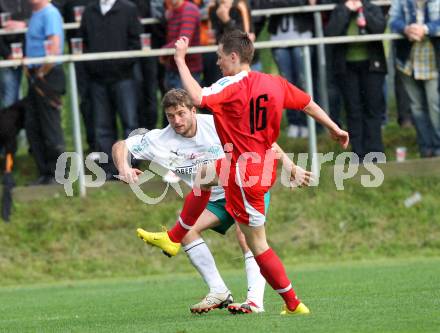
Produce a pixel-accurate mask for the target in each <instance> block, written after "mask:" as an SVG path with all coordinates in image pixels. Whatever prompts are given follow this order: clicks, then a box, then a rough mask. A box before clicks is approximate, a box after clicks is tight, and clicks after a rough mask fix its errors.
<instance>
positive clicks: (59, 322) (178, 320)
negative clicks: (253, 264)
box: [0, 258, 440, 333]
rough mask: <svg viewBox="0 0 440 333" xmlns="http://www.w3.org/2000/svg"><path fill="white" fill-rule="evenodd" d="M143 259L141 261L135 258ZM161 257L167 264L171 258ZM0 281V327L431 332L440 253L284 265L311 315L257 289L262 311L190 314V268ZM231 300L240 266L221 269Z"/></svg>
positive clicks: (438, 324) (438, 315) (199, 289)
mask: <svg viewBox="0 0 440 333" xmlns="http://www.w3.org/2000/svg"><path fill="white" fill-rule="evenodd" d="M145 264H146V265H147V264H148V263H147V262H146V263H145ZM170 265H173V262H172V259H171V260H170ZM175 271H176V274H175V275H173V276H171V275H156V276H149V277H145V278H143V279H122V280H121V279H120V280H93V281H82V282H72V283H69V282H65V283H56V284H46V285H32V286H17V287H7V288H6V287H4V288H0V300H1V303H0V304H1V305H0V307H1V316H0V331H1V332H160V333H162V332H188V333H190V332H301V333H304V332H439V331H440V288H439V287H440V259H439V258H431V259H427V258H425V259H408V260H403V259H399V260H390V259H388V260H381V261H377V260H376V261H368V262H357V263H341V264H332V265H329V264H326V265H313V266H312V265H309V266H307V265H301V266H298V267H296V268H294V267H289V269H288V271H289V275H290V277H291V278H292V280H293V282H294V286H295V288H296V290H297V292H298V294H299V295H300V297H301V298H302V300H303V301H304V302H305V303H306V304H307V305H308V306H309V307H310V309H311V310H312V315H310V316H302V317H281V316H280V315H279V311H280V307H281V299H280V298H279V297H278V296H277V295H276V294H275V293H274V292H273V291H272V290H271V289H270V287H267V288H266V298H265V301H266V303H265V307H266V312H265V313H264V314H261V315H241V316H232V315H230V314H228V313H227V311H225V310H214V311H212V312H210V313H208V314H204V315H192V314H191V313H190V312H189V310H188V307H189V305H190V304H191V303H192V302H196V301H198V299H199V297H202V296H204V294H205V292H206V289H205V286H204V284H203V283H202V281H201V279H200V278H199V277H198V276H197V275H196V274H195V273H194V274H179V273H178V271H179V267H175ZM224 278H225V281H226V283H227V284H228V285H229V287H230V288H231V290H232V291H233V294H234V297H235V298H236V299H237V300H240V299H242V298H243V297H244V295H245V289H246V282H245V276H244V272H241V271H229V272H226V273H225V274H224Z"/></svg>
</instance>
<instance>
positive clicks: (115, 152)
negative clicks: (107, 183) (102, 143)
mask: <svg viewBox="0 0 440 333" xmlns="http://www.w3.org/2000/svg"><path fill="white" fill-rule="evenodd" d="M112 156H113V163H114V164H115V166H116V169H118V172H119V176H118V177H117V178H119V179H120V180H122V181H124V182H126V183H128V184H133V183H136V182H137V181H139V177H138V175H140V174H141V173H142V171H141V170H139V169H136V168H132V167H131V166H130V165H129V164H128V158H129V151H128V148H127V145H126V144H125V141H118V142H116V143H115V144H114V145H113V147H112Z"/></svg>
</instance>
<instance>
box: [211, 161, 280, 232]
mask: <svg viewBox="0 0 440 333" xmlns="http://www.w3.org/2000/svg"><path fill="white" fill-rule="evenodd" d="M215 169H216V173H217V176H218V177H219V183H220V185H221V186H223V189H224V190H225V198H226V207H225V208H226V210H227V211H228V213H229V214H231V216H232V217H233V218H234V220H236V221H237V222H238V223H243V224H247V225H249V226H251V227H258V226H261V225H264V223H265V222H266V206H265V200H264V196H265V194H266V192H268V191H269V189H270V188H271V186H272V185H273V183H274V182H275V179H276V166H275V167H274V168H273V170H270V171H269V173H270V174H269V175H268V179H267V180H266V181H265V182H262V181H261V178H262V176H261V175H262V173H263V172H262V169H261V167H258V168H252V167H249V166H248V167H247V168H246V170H243V169H240V168H239V165H238V164H231V163H230V162H228V161H226V159H225V158H223V159H220V160H217V161H216V164H215ZM251 177H255V178H254V179H252V178H251ZM257 178H260V179H258V181H256V180H257ZM253 180H254V181H253Z"/></svg>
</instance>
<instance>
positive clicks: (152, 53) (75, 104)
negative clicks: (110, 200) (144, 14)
mask: <svg viewBox="0 0 440 333" xmlns="http://www.w3.org/2000/svg"><path fill="white" fill-rule="evenodd" d="M374 3H376V4H379V5H389V4H390V1H375V2H374ZM334 7H335V5H317V6H301V7H289V8H280V9H266V10H253V11H252V15H253V16H270V15H277V14H290V13H306V12H314V21H315V30H316V34H317V36H318V37H316V38H308V39H298V40H285V41H264V42H256V43H255V48H256V49H267V48H276V47H303V49H304V59H305V64H304V65H305V79H306V91H307V92H308V93H309V94H310V95H312V96H313V79H312V70H311V68H312V67H311V60H310V46H318V57H319V67H318V71H319V80H320V85H319V86H320V87H321V91H320V94H321V100H323V102H322V103H321V104H322V105H323V107H324V109H326V110H327V109H328V98H326V96H327V91H326V89H325V87H326V85H327V84H326V77H325V73H326V68H325V66H326V64H325V52H324V45H326V44H341V43H353V42H371V41H384V40H396V39H402V38H403V36H401V35H399V34H377V35H364V36H338V37H323V31H322V25H321V12H322V11H329V10H332V9H333V8H334ZM157 22H158V21H157V20H155V19H142V23H143V24H153V23H157ZM78 27H79V24H78V23H67V24H65V25H64V28H65V29H67V30H69V29H77V28H78ZM25 32H26V29H21V30H15V31H14V32H12V34H17V33H25ZM6 34H11V32H10V31H5V30H0V35H6ZM216 50H217V46H215V45H214V46H198V47H191V48H190V49H189V50H188V53H189V54H193V53H209V52H215V51H216ZM173 54H174V49H151V50H135V51H120V52H105V53H87V54H81V55H71V54H66V55H59V56H47V57H42V58H24V59H16V60H3V61H0V68H5V67H17V66H23V65H24V66H27V65H35V64H45V63H68V70H69V79H70V89H71V99H70V100H71V111H72V119H73V139H74V145H75V151H76V153H77V154H76V156H77V159H78V160H77V161H76V162H77V165H78V166H79V192H80V195H81V196H85V195H86V186H85V175H84V158H83V148H82V140H81V124H80V116H79V99H78V88H77V82H76V71H75V66H74V63H75V62H82V61H93V60H112V59H126V58H145V57H158V56H166V55H173ZM308 126H309V133H310V136H309V153H310V154H311V156H312V157H313V160H312V172H315V174H317V171H318V170H317V168H318V161H317V160H316V159H317V154H316V152H317V140H316V130H315V122H314V120H313V119H312V118H310V117H308Z"/></svg>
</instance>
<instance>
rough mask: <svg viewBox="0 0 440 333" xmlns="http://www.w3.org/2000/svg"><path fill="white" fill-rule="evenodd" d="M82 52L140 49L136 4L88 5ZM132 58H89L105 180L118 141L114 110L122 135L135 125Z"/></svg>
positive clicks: (103, 1) (104, 1)
mask: <svg viewBox="0 0 440 333" xmlns="http://www.w3.org/2000/svg"><path fill="white" fill-rule="evenodd" d="M80 30H81V36H82V37H83V41H84V50H85V52H112V51H124V50H138V49H140V40H139V35H140V33H141V31H142V27H141V24H140V21H139V18H138V14H137V8H136V6H135V5H134V4H133V3H131V2H129V1H127V0H100V1H97V2H95V3H93V4H91V5H90V6H88V7H87V8H86V9H85V11H84V13H83V16H82V20H81V27H80ZM135 62H136V60H135V59H121V60H119V59H118V60H99V61H89V62H87V64H86V70H87V74H88V75H89V78H90V93H91V100H92V106H93V116H94V129H95V144H96V149H97V150H98V151H100V152H104V153H106V154H107V156H108V159H109V160H108V163H106V164H104V165H103V168H104V170H105V171H106V174H107V179H108V180H111V179H113V176H112V175H114V174H115V173H116V168H115V166H114V164H113V161H112V155H111V149H112V145H113V143H115V142H116V140H117V136H118V134H117V128H116V113H117V114H119V116H120V119H121V123H122V128H123V132H124V133H123V135H124V137H127V136H128V135H129V134H130V133H131V132H132V131H133V130H135V129H136V128H138V117H137V105H138V96H137V89H136V82H135V80H134V69H133V66H134V64H135Z"/></svg>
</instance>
